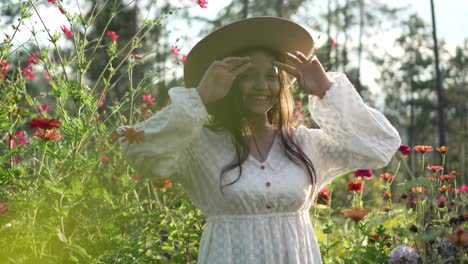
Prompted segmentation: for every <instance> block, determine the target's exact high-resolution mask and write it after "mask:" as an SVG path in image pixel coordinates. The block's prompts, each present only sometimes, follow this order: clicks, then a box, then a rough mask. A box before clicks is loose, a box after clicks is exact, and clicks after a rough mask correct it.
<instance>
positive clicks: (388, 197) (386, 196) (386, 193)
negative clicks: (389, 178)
mask: <svg viewBox="0 0 468 264" xmlns="http://www.w3.org/2000/svg"><path fill="white" fill-rule="evenodd" d="M393 195H395V194H394V193H389V192H383V198H384V199H386V200H388V199H391V198H392V197H393Z"/></svg>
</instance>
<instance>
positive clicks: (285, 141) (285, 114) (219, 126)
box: [207, 47, 316, 193]
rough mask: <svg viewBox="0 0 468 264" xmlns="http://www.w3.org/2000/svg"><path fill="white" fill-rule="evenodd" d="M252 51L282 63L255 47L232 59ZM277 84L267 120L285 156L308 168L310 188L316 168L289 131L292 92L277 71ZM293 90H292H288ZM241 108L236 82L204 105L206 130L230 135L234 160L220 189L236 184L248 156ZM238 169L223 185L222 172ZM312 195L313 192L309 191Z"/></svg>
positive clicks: (278, 55) (277, 57) (228, 166)
mask: <svg viewBox="0 0 468 264" xmlns="http://www.w3.org/2000/svg"><path fill="white" fill-rule="evenodd" d="M254 51H263V52H266V53H267V54H269V55H271V56H273V57H274V58H275V59H276V60H277V61H282V62H284V58H283V57H282V56H281V55H280V54H278V53H277V52H275V51H272V50H270V49H268V48H263V47H254V48H249V49H245V50H241V51H238V52H235V53H234V54H233V56H245V55H247V54H249V53H251V52H254ZM278 81H279V85H280V91H279V96H278V99H277V101H276V103H275V104H274V106H273V107H272V108H271V109H270V110H269V111H268V113H267V116H268V121H269V122H270V123H271V124H272V126H273V127H274V129H276V130H277V132H278V134H279V136H280V140H281V145H282V146H283V150H284V153H285V154H286V156H287V157H288V158H289V159H290V160H291V161H293V162H295V163H296V164H298V165H302V166H303V167H305V168H307V172H308V174H309V177H310V182H311V184H312V186H313V187H315V183H316V175H315V168H314V165H313V164H312V161H310V159H309V158H308V157H307V156H306V155H305V153H304V152H303V150H302V149H301V147H300V146H299V145H298V144H297V139H296V137H295V136H294V133H293V130H292V116H293V103H294V102H293V97H292V90H290V89H288V84H287V73H286V72H284V71H282V70H279V74H278ZM291 89H292V88H291ZM243 109H244V106H243V102H242V99H241V92H240V89H239V88H238V80H235V81H234V83H233V87H232V88H231V89H230V91H229V93H228V94H227V95H226V96H225V97H224V98H222V99H220V100H218V101H216V102H213V103H211V104H208V105H207V111H208V113H209V114H210V118H209V123H208V124H207V127H208V128H210V129H212V130H215V131H220V130H228V131H229V132H230V133H231V135H232V136H233V144H234V146H235V149H236V157H235V158H234V160H233V161H232V162H231V163H229V164H227V165H226V166H225V167H224V168H223V169H222V171H221V174H220V190H221V192H223V188H224V187H226V186H228V185H231V184H234V183H236V182H237V181H238V180H239V178H240V177H241V175H242V164H243V163H244V161H245V160H246V159H247V157H248V155H249V147H248V142H247V140H246V138H245V137H244V136H243V135H245V134H244V133H245V131H247V130H248V128H247V127H246V126H247V125H246V122H244V121H245V120H244V116H243V112H242V110H243ZM236 167H239V175H238V177H237V179H236V180H234V181H232V182H230V183H228V184H226V185H222V177H223V175H224V173H225V172H227V171H229V170H232V169H234V168H236ZM312 193H313V192H312Z"/></svg>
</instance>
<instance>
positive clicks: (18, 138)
mask: <svg viewBox="0 0 468 264" xmlns="http://www.w3.org/2000/svg"><path fill="white" fill-rule="evenodd" d="M11 140H12V141H11V146H12V147H13V148H16V147H17V146H18V145H26V144H27V143H28V141H27V140H26V135H24V131H18V132H16V134H12V135H11ZM9 144H10V141H9V140H7V145H9Z"/></svg>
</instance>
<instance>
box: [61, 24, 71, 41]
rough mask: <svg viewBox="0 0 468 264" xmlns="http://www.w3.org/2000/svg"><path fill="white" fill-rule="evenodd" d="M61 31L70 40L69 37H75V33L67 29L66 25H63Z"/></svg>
mask: <svg viewBox="0 0 468 264" xmlns="http://www.w3.org/2000/svg"><path fill="white" fill-rule="evenodd" d="M60 29H61V30H62V32H63V33H64V34H65V36H67V38H69V37H71V36H72V35H73V32H72V31H71V30H70V29H69V28H67V26H65V25H61V26H60Z"/></svg>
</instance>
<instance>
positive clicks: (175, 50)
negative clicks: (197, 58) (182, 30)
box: [171, 46, 180, 57]
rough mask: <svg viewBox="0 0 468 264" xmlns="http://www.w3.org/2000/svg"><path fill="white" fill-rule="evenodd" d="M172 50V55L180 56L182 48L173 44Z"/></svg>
mask: <svg viewBox="0 0 468 264" xmlns="http://www.w3.org/2000/svg"><path fill="white" fill-rule="evenodd" d="M171 52H172V55H174V56H175V57H177V56H179V52H180V49H179V48H177V46H171Z"/></svg>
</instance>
